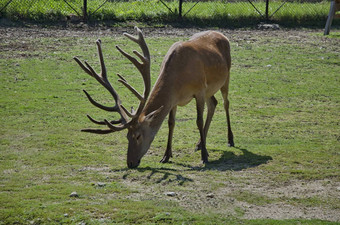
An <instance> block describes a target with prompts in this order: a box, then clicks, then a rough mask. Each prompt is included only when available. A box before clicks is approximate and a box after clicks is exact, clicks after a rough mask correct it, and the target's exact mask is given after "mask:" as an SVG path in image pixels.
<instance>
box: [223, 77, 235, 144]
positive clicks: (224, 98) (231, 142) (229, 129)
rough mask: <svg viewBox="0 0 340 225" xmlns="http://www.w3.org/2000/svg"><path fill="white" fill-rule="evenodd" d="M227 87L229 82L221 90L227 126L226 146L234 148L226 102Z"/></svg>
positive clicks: (227, 103) (227, 101) (227, 102)
mask: <svg viewBox="0 0 340 225" xmlns="http://www.w3.org/2000/svg"><path fill="white" fill-rule="evenodd" d="M228 85H229V81H227V82H226V83H225V84H224V86H223V87H222V88H221V92H222V96H223V100H224V109H225V112H226V115H227V125H228V146H229V147H233V146H234V135H233V132H232V131H231V125H230V115H229V100H228Z"/></svg>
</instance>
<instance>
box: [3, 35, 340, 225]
mask: <svg viewBox="0 0 340 225" xmlns="http://www.w3.org/2000/svg"><path fill="white" fill-rule="evenodd" d="M0 29H1V30H0V35H1V36H0V38H1V39H0V40H1V41H0V49H1V53H0V68H1V71H0V90H1V95H0V124H1V126H0V180H1V182H0V224H114V223H118V224H280V225H281V224H339V221H340V217H339V215H340V200H339V196H340V190H339V189H340V174H339V166H340V155H339V148H340V144H339V141H340V136H339V134H340V132H339V131H340V130H339V118H340V117H339V116H340V115H339V112H340V103H339V102H340V92H339V84H340V81H339V71H340V64H339V62H340V60H339V52H340V47H339V44H338V43H339V32H335V31H333V32H332V33H331V35H330V36H328V37H324V36H322V35H321V32H320V33H319V32H315V31H313V32H312V31H296V30H295V31H292V30H284V31H255V30H242V31H241V30H240V31H238V30H232V31H231V30H224V31H223V32H224V33H225V34H226V35H227V36H228V37H229V38H230V41H231V46H232V60H233V65H232V73H231V82H230V101H231V120H232V126H233V131H234V135H235V144H236V147H234V148H229V147H227V140H226V122H225V116H224V115H225V114H224V111H223V106H222V104H221V102H222V98H221V95H220V93H218V94H217V95H216V97H217V100H218V101H219V104H218V106H217V110H216V113H215V116H214V118H213V122H212V125H211V129H210V133H209V135H208V139H207V148H208V151H209V153H210V163H208V164H207V165H202V164H201V163H200V153H199V152H194V147H195V144H196V142H197V141H198V138H199V135H198V131H197V128H196V124H195V119H196V117H195V115H196V113H195V110H194V109H195V106H194V103H190V104H189V105H187V106H185V107H181V108H179V109H178V113H177V124H176V128H175V134H174V144H173V148H174V158H172V159H171V163H168V164H160V163H159V160H160V159H161V157H162V155H163V153H164V150H165V147H166V140H167V125H166V124H167V123H164V125H163V127H162V128H161V130H160V131H159V133H158V134H157V136H156V139H155V140H154V142H153V144H152V146H151V149H150V150H149V151H148V153H147V155H146V156H145V157H144V158H143V160H142V162H141V165H140V167H139V168H138V169H134V170H131V169H127V167H126V149H127V140H126V138H125V135H126V131H124V132H119V133H115V134H111V135H106V136H100V135H91V134H86V133H81V132H80V130H81V129H82V128H86V127H93V126H95V125H94V124H92V123H91V122H90V121H88V120H87V118H86V114H90V115H92V116H93V117H95V118H98V119H103V118H108V119H111V118H113V117H114V115H112V114H109V113H105V112H102V111H99V110H98V109H97V108H95V107H93V106H92V105H91V104H90V103H89V102H88V100H87V99H86V97H85V96H84V95H83V93H82V91H81V90H82V89H86V90H87V91H88V92H89V93H91V94H92V96H93V97H94V98H95V99H96V100H98V101H100V102H102V103H106V104H111V103H112V100H111V98H110V96H109V94H108V93H106V92H105V91H104V90H103V88H101V87H100V85H98V84H97V83H96V81H95V80H94V79H91V78H90V77H89V76H88V75H87V74H85V73H84V72H83V71H82V70H81V69H80V68H79V67H78V65H77V64H76V63H75V62H74V61H73V59H72V58H73V56H78V57H80V58H81V59H86V60H88V62H89V63H90V64H91V65H94V66H95V68H97V69H98V66H99V65H98V60H97V55H96V48H95V40H96V38H98V37H100V38H101V39H102V43H103V49H104V57H105V60H106V65H107V67H108V71H109V74H110V79H111V81H112V83H113V84H114V86H115V87H116V89H117V91H118V92H119V93H120V95H121V96H122V98H123V102H124V105H125V106H126V107H129V106H131V105H136V104H137V102H136V99H135V98H134V97H132V96H131V94H130V93H129V91H127V90H126V89H125V88H124V87H122V85H120V84H119V83H118V82H116V77H115V76H114V74H115V73H117V72H119V73H121V74H122V75H124V76H125V77H126V78H127V79H128V80H129V83H133V84H134V86H136V87H138V89H139V90H141V89H142V85H141V83H142V80H141V79H140V75H139V74H138V73H137V72H136V71H135V69H134V68H133V66H132V65H130V64H129V62H127V60H125V59H124V58H123V57H122V56H120V55H119V53H118V52H117V51H116V50H115V47H114V46H115V45H116V44H119V45H120V46H122V47H123V48H124V49H126V50H127V51H131V50H132V49H134V48H135V47H136V46H132V45H131V44H130V42H128V41H127V40H126V39H124V38H122V35H121V33H122V32H123V31H125V30H127V29H128V28H126V29H125V28H121V29H120V30H119V32H116V31H114V30H112V29H111V30H110V29H107V30H92V31H81V30H78V31H71V30H48V29H47V30H45V29H37V30H34V29H32V28H27V29H25V28H13V29H11V28H0ZM194 32H195V30H166V29H160V30H157V29H146V30H145V33H146V38H147V42H148V44H149V48H150V51H151V55H152V68H151V70H152V81H153V82H154V81H155V79H156V78H157V73H158V71H159V65H160V63H161V61H162V59H163V57H164V55H165V53H166V52H167V50H168V48H169V47H170V45H171V44H172V43H174V42H175V41H178V40H185V39H187V38H188V37H189V34H190V33H194ZM112 104H113V103H112ZM74 191H76V192H77V193H78V195H79V196H78V197H69V195H70V194H71V193H72V192H74ZM167 192H174V193H175V196H168V195H167V194H166V193H167Z"/></svg>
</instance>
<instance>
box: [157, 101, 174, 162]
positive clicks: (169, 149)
mask: <svg viewBox="0 0 340 225" xmlns="http://www.w3.org/2000/svg"><path fill="white" fill-rule="evenodd" d="M176 111H177V106H175V107H174V108H173V109H172V110H171V111H170V114H169V120H168V126H169V136H168V145H167V147H166V151H165V153H164V156H163V159H162V160H161V163H167V162H168V161H169V159H170V158H171V157H172V136H173V133H174V128H175V117H176Z"/></svg>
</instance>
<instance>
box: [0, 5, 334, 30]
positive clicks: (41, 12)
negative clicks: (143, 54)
mask: <svg viewBox="0 0 340 225" xmlns="http://www.w3.org/2000/svg"><path fill="white" fill-rule="evenodd" d="M6 2H7V1H5V0H0V7H1V6H3V5H5V4H6ZM68 2H69V5H68V4H66V3H65V2H64V1H43V0H35V1H13V2H12V3H11V4H9V5H8V6H7V7H6V8H5V9H4V10H3V12H2V14H3V15H2V16H3V17H7V18H10V19H12V20H18V21H21V20H32V21H37V22H45V23H46V22H56V21H66V20H67V18H68V17H69V16H71V15H76V16H77V15H79V16H81V15H82V1H71V2H70V1H68ZM102 3H103V1H100V0H96V1H89V2H88V13H87V14H88V15H89V19H90V21H98V20H99V21H110V22H114V23H122V22H123V23H126V22H129V21H131V20H137V21H139V22H143V23H145V24H149V25H150V24H152V25H157V24H158V25H159V24H161V25H164V24H167V23H174V24H176V25H178V26H183V25H187V24H191V25H192V24H194V25H197V26H212V27H240V26H252V25H256V24H258V23H259V22H261V21H263V20H264V16H263V15H264V14H265V13H264V12H265V8H266V7H265V2H263V1H256V2H254V3H253V4H254V5H255V7H256V8H257V9H258V10H259V11H260V12H261V13H262V16H260V15H259V13H258V12H257V11H256V10H255V9H254V8H253V7H252V6H251V5H250V4H249V3H247V2H228V3H226V2H224V1H203V2H199V3H198V4H197V5H196V3H195V2H190V1H189V2H186V1H184V3H183V12H182V14H183V16H184V19H183V20H179V19H178V1H167V2H166V5H167V7H169V8H170V9H171V11H172V12H170V11H169V10H168V9H167V8H166V7H165V6H164V5H163V4H162V3H161V1H159V0H143V1H108V2H106V4H105V5H104V6H103V7H101V6H102ZM282 4H283V2H282V1H273V2H270V5H269V6H270V7H269V13H270V15H269V16H271V18H270V19H271V20H272V21H274V22H277V23H280V24H282V25H285V26H314V27H320V26H321V27H323V26H324V24H325V21H326V18H327V15H328V12H329V2H328V1H322V2H316V3H308V2H303V3H301V2H286V3H285V4H284V6H283V7H282V8H280V6H281V5H282ZM70 6H71V7H70ZM278 8H280V10H278V11H277V12H276V10H277V9H278ZM73 9H75V11H74V10H73ZM275 12H276V13H275ZM336 24H337V21H334V23H333V26H334V25H336Z"/></svg>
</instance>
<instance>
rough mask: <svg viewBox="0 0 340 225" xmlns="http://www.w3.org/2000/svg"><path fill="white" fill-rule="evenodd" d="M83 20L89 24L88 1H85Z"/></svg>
mask: <svg viewBox="0 0 340 225" xmlns="http://www.w3.org/2000/svg"><path fill="white" fill-rule="evenodd" d="M83 19H84V21H85V22H87V0H84V3H83Z"/></svg>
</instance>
